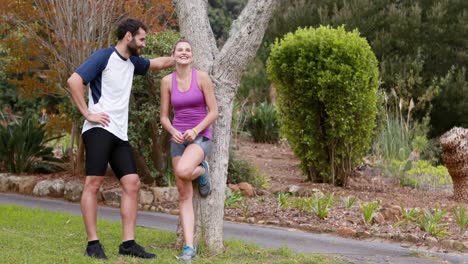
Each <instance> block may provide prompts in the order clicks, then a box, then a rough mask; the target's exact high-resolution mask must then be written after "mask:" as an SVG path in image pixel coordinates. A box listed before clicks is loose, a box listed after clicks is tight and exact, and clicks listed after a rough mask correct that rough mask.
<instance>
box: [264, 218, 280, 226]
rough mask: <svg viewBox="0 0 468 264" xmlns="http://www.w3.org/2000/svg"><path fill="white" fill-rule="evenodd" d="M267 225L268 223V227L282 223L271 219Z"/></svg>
mask: <svg viewBox="0 0 468 264" xmlns="http://www.w3.org/2000/svg"><path fill="white" fill-rule="evenodd" d="M266 223H267V225H279V224H280V221H278V220H271V219H270V220H267V221H266Z"/></svg>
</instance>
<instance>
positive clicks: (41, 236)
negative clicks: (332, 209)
mask: <svg viewBox="0 0 468 264" xmlns="http://www.w3.org/2000/svg"><path fill="white" fill-rule="evenodd" d="M98 235H99V238H100V240H101V242H102V244H103V245H104V247H105V250H106V254H107V256H108V257H109V260H108V261H106V262H104V261H98V260H92V259H90V258H87V257H84V256H83V253H84V246H85V243H86V237H85V231H84V227H83V222H82V219H81V217H80V216H76V215H71V214H65V213H56V212H49V211H44V210H40V209H29V208H24V207H20V206H13V205H0V237H1V239H0V248H1V250H0V260H1V262H2V263H14V264H19V263H179V262H178V261H177V260H176V259H175V255H178V254H180V250H179V249H176V248H175V247H174V243H175V238H176V237H175V234H174V233H171V232H163V231H159V230H155V229H149V228H142V227H137V230H136V236H137V241H138V243H140V244H141V245H142V246H144V247H145V248H146V249H147V250H148V251H151V252H154V253H156V254H157V255H158V258H157V259H154V260H140V259H135V258H130V257H121V256H119V255H117V247H118V245H119V244H120V242H121V225H120V223H119V222H110V221H105V220H98ZM225 245H226V251H225V253H223V254H220V255H218V256H211V257H210V256H206V254H204V253H203V248H200V252H199V253H200V255H199V257H198V258H197V259H196V260H195V261H193V262H192V263H194V264H196V263H337V262H343V261H341V260H338V259H337V258H333V257H331V256H324V255H318V254H316V255H310V254H297V253H294V252H292V251H291V250H289V249H288V248H287V247H285V246H284V247H281V248H279V249H275V250H268V249H263V248H260V247H258V246H256V245H254V244H251V243H245V242H242V241H226V242H225Z"/></svg>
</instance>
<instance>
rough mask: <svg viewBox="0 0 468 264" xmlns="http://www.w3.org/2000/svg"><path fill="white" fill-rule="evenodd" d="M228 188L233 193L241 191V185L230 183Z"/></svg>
mask: <svg viewBox="0 0 468 264" xmlns="http://www.w3.org/2000/svg"><path fill="white" fill-rule="evenodd" d="M227 186H228V188H229V189H230V190H231V191H233V192H236V191H239V190H240V188H239V185H237V184H231V183H228V185H227Z"/></svg>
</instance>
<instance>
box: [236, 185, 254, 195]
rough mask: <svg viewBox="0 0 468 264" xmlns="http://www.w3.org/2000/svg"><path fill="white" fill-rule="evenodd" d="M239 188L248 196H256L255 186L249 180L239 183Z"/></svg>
mask: <svg viewBox="0 0 468 264" xmlns="http://www.w3.org/2000/svg"><path fill="white" fill-rule="evenodd" d="M238 185H239V189H240V190H241V191H242V193H243V194H244V195H246V196H248V197H254V196H255V192H254V188H253V187H252V185H251V184H250V183H248V182H240V183H239V184H238Z"/></svg>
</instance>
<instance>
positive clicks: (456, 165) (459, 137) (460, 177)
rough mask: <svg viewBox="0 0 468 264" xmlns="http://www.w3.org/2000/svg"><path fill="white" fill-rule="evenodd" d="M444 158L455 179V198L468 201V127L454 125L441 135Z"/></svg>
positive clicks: (453, 179)
mask: <svg viewBox="0 0 468 264" xmlns="http://www.w3.org/2000/svg"><path fill="white" fill-rule="evenodd" d="M440 143H441V145H442V151H443V153H442V159H443V160H444V163H445V166H447V169H448V171H449V173H450V176H451V177H452V181H453V194H454V198H455V200H457V201H459V202H464V203H468V129H465V128H459V127H454V128H452V129H451V130H450V131H448V132H446V133H445V134H443V135H442V136H441V137H440Z"/></svg>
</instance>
